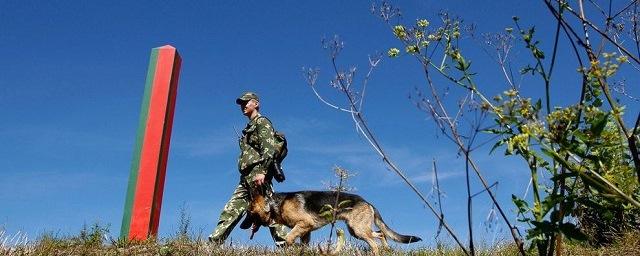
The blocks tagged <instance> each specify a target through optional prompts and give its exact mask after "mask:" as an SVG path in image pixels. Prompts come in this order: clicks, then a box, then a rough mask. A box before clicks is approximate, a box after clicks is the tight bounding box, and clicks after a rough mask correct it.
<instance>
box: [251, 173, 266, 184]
mask: <svg viewBox="0 0 640 256" xmlns="http://www.w3.org/2000/svg"><path fill="white" fill-rule="evenodd" d="M264 178H265V176H264V174H256V177H254V178H253V182H255V183H256V185H258V186H262V184H264Z"/></svg>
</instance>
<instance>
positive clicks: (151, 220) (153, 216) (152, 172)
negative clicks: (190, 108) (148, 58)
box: [129, 45, 181, 240]
mask: <svg viewBox="0 0 640 256" xmlns="http://www.w3.org/2000/svg"><path fill="white" fill-rule="evenodd" d="M156 49H157V50H158V58H157V64H156V72H155V76H154V78H153V89H152V92H151V97H150V102H149V114H148V119H147V125H146V131H145V135H144V141H143V144H142V150H141V151H142V152H141V157H140V170H139V174H138V181H137V184H136V190H135V191H136V192H135V199H134V203H133V211H132V216H131V227H130V231H129V238H130V239H133V240H144V239H147V237H148V236H156V235H157V232H158V223H159V219H160V208H161V206H162V190H163V188H164V178H165V174H166V162H167V157H168V151H169V142H170V136H171V128H172V124H173V110H174V108H175V97H176V92H177V85H178V73H179V69H180V63H181V61H177V62H176V59H180V56H179V55H178V53H177V51H176V49H175V48H174V47H171V46H168V45H167V46H163V47H160V48H156ZM175 64H178V65H177V66H176V65H175ZM174 71H178V72H174Z"/></svg>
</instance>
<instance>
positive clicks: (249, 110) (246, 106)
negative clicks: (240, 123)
mask: <svg viewBox="0 0 640 256" xmlns="http://www.w3.org/2000/svg"><path fill="white" fill-rule="evenodd" d="M257 108H258V102H257V101H256V100H253V99H252V100H249V101H245V102H242V104H240V111H242V114H243V115H245V116H251V114H253V112H255V111H256V109H257Z"/></svg>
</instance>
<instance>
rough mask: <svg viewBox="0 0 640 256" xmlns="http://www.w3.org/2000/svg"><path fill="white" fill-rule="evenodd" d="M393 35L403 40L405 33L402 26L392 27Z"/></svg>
mask: <svg viewBox="0 0 640 256" xmlns="http://www.w3.org/2000/svg"><path fill="white" fill-rule="evenodd" d="M393 33H394V34H395V35H396V36H397V37H398V38H400V39H404V38H405V37H406V36H407V32H406V30H405V29H404V26H402V25H397V26H395V27H393Z"/></svg>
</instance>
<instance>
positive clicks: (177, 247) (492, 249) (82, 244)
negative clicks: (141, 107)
mask: <svg viewBox="0 0 640 256" xmlns="http://www.w3.org/2000/svg"><path fill="white" fill-rule="evenodd" d="M108 232H109V229H108V227H106V228H105V227H101V226H100V225H98V224H94V225H92V226H86V225H85V226H84V227H83V228H82V230H81V231H80V232H79V234H77V235H74V236H66V237H65V236H60V235H57V234H53V233H47V234H44V235H42V236H41V237H40V238H38V239H36V240H34V241H28V240H27V239H26V236H25V235H21V234H16V235H11V236H10V235H8V234H6V233H5V232H4V231H3V230H1V229H0V255H10V256H14V255H160V256H169V255H230V256H258V255H267V256H276V255H322V253H321V252H320V250H319V249H318V245H317V244H316V245H314V246H309V247H305V246H292V247H287V248H279V249H276V248H273V247H272V246H243V245H233V246H230V245H222V246H216V245H212V244H210V243H207V242H205V239H203V238H202V237H196V238H192V237H189V236H185V235H176V236H175V237H171V238H164V239H149V240H146V241H141V242H132V241H125V240H113V239H111V238H109V237H108V235H107V234H108ZM563 251H564V253H563V255H625V256H626V255H628V256H630V255H640V232H636V233H632V234H628V235H626V236H624V237H622V238H621V239H620V240H619V241H618V242H617V243H615V244H612V245H610V246H607V247H601V248H594V247H591V246H589V245H586V244H583V243H573V242H569V241H567V243H566V246H565V248H564V250H563ZM369 254H370V252H369V249H368V247H367V246H364V245H362V243H361V244H352V243H347V244H346V246H345V248H344V249H343V250H342V252H341V253H340V254H339V255H369ZM381 254H382V255H441V256H454V255H455V256H457V255H464V253H463V252H462V251H461V250H459V249H456V248H454V247H450V246H445V245H438V246H435V247H433V248H420V249H411V250H407V249H401V248H399V247H394V248H390V249H385V250H384V251H382V253H381ZM530 254H531V255H536V254H535V252H534V251H531V252H530ZM477 255H483V256H484V255H486V256H489V255H498V256H499V255H505V256H511V255H517V250H516V248H515V246H513V245H512V244H504V245H493V246H488V247H486V248H483V249H480V250H478V251H477Z"/></svg>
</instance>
